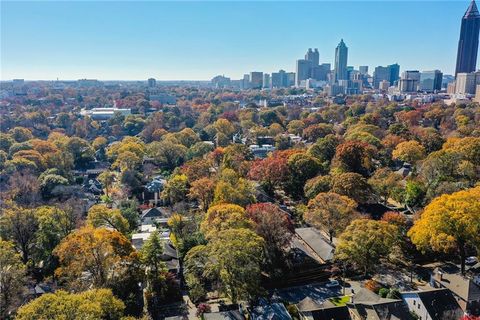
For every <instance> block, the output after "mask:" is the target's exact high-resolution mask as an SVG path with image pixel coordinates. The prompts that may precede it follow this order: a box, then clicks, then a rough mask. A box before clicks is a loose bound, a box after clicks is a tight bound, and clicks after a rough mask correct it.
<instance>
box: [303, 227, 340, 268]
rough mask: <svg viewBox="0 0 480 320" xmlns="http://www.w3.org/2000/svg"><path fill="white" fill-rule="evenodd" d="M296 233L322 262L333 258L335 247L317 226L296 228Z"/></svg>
mask: <svg viewBox="0 0 480 320" xmlns="http://www.w3.org/2000/svg"><path fill="white" fill-rule="evenodd" d="M295 235H296V236H297V237H298V238H299V240H300V241H301V242H302V244H304V245H306V246H307V247H308V249H310V250H312V251H313V253H314V255H315V256H316V258H317V259H319V260H320V261H321V262H322V263H327V262H330V261H332V260H333V255H334V252H335V247H334V246H333V244H331V243H330V242H329V241H328V240H327V239H326V238H325V237H324V236H323V235H322V234H321V233H320V231H318V230H317V229H315V228H296V229H295Z"/></svg>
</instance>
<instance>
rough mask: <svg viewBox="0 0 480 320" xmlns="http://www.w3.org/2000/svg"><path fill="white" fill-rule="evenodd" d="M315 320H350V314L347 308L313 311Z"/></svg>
mask: <svg viewBox="0 0 480 320" xmlns="http://www.w3.org/2000/svg"><path fill="white" fill-rule="evenodd" d="M312 317H313V319H314V320H350V319H351V317H350V312H349V311H348V308H347V306H341V307H337V306H335V307H330V308H323V309H320V310H315V311H312Z"/></svg>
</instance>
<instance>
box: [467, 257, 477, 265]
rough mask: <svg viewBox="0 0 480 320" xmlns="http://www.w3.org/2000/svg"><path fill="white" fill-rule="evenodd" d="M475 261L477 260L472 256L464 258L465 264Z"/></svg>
mask: <svg viewBox="0 0 480 320" xmlns="http://www.w3.org/2000/svg"><path fill="white" fill-rule="evenodd" d="M477 262H478V259H477V257H474V256H472V257H467V258H465V264H475V263H477Z"/></svg>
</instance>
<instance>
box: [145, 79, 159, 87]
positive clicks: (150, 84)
mask: <svg viewBox="0 0 480 320" xmlns="http://www.w3.org/2000/svg"><path fill="white" fill-rule="evenodd" d="M147 82H148V87H149V88H155V87H156V86H157V80H155V79H154V78H149V79H148V80H147Z"/></svg>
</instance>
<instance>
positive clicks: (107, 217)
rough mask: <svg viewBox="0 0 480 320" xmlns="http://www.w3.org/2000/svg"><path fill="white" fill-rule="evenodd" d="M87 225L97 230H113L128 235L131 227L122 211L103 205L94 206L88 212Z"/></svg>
mask: <svg viewBox="0 0 480 320" xmlns="http://www.w3.org/2000/svg"><path fill="white" fill-rule="evenodd" d="M87 224H89V225H91V226H93V227H95V228H99V227H106V228H113V229H115V230H117V231H118V232H121V233H123V234H126V233H127V232H128V229H129V227H130V226H129V224H128V220H127V219H126V218H125V217H124V216H123V215H122V212H121V211H120V210H118V209H110V208H107V207H106V206H104V205H102V204H97V205H94V206H92V207H91V208H90V209H89V210H88V216H87Z"/></svg>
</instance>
